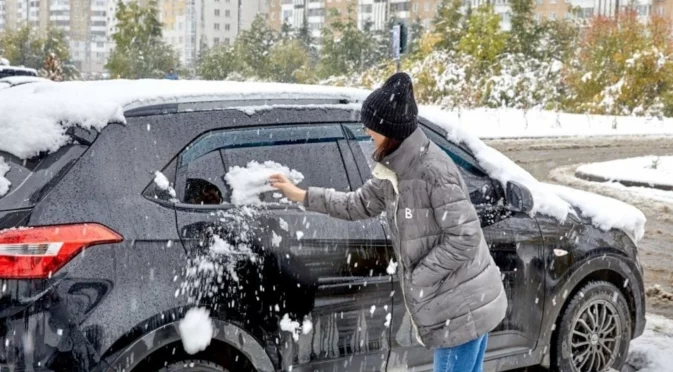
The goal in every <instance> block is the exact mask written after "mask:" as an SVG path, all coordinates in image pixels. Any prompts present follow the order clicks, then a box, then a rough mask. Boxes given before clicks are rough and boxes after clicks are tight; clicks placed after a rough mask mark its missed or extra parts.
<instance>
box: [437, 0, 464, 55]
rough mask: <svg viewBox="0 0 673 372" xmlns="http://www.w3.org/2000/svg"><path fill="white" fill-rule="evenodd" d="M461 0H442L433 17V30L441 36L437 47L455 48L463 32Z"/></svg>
mask: <svg viewBox="0 0 673 372" xmlns="http://www.w3.org/2000/svg"><path fill="white" fill-rule="evenodd" d="M462 6H463V1H462V0H442V3H441V5H440V6H439V8H438V9H437V14H435V18H434V19H433V25H434V28H435V30H434V32H436V33H437V34H439V35H440V36H441V40H440V41H439V42H438V43H437V47H438V48H441V49H444V50H455V49H456V48H457V47H458V43H459V42H460V39H461V37H462V33H463V26H462V25H463V23H462V21H463V14H462V13H461V7H462Z"/></svg>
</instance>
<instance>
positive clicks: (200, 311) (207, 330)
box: [178, 307, 213, 355]
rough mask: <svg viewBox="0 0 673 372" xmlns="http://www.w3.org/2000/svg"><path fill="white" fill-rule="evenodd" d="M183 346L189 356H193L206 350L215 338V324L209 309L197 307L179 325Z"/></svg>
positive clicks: (188, 312)
mask: <svg viewBox="0 0 673 372" xmlns="http://www.w3.org/2000/svg"><path fill="white" fill-rule="evenodd" d="M178 329H179V330H180V338H181V339H182V346H183V347H184V349H185V351H186V352H187V354H190V355H193V354H196V353H198V352H200V351H203V350H206V348H207V347H208V345H210V340H211V339H212V338H213V322H212V321H211V320H210V315H209V312H208V309H204V308H201V307H195V308H192V309H189V311H187V314H185V317H184V319H182V320H181V321H180V324H179V325H178Z"/></svg>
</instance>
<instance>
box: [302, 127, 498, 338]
mask: <svg viewBox="0 0 673 372" xmlns="http://www.w3.org/2000/svg"><path fill="white" fill-rule="evenodd" d="M372 174H373V175H374V178H373V179H371V180H369V181H367V182H366V183H365V184H364V185H363V186H362V187H361V188H360V189H358V190H357V191H354V192H350V193H342V192H337V191H334V190H328V189H322V188H309V190H308V194H307V199H306V206H307V208H308V209H309V210H311V211H315V212H320V213H326V214H329V215H330V216H333V217H336V218H341V219H346V220H359V219H367V218H372V217H376V216H378V215H380V214H381V213H382V212H383V211H386V215H387V217H388V222H389V225H390V228H391V230H392V236H393V246H394V248H395V252H396V254H397V257H398V260H399V262H400V263H401V265H399V267H400V268H401V269H400V270H399V273H400V280H401V287H402V290H403V294H404V300H405V303H406V305H407V310H408V311H409V313H410V315H411V319H412V322H413V324H414V326H415V327H416V331H417V333H418V338H419V341H420V342H421V343H422V344H423V345H425V346H426V347H428V348H440V347H453V346H457V345H462V344H464V343H466V342H469V341H472V340H474V339H476V338H477V337H479V336H481V335H483V334H486V333H488V332H490V331H491V330H493V329H494V328H495V327H496V326H497V325H498V324H499V323H500V322H501V321H502V320H503V318H504V317H505V310H506V308H507V298H506V296H505V290H504V287H503V284H502V280H501V278H500V270H499V269H498V267H497V266H496V265H495V263H494V261H493V258H492V257H491V255H490V253H489V250H488V246H487V245H486V241H485V240H484V235H483V232H482V230H481V226H480V223H479V218H478V217H477V213H476V211H475V209H474V206H473V205H472V203H471V201H470V198H469V193H468V191H467V187H466V185H465V182H464V181H463V179H462V177H461V176H460V173H459V171H458V168H457V167H456V165H455V164H454V163H453V161H452V160H451V158H449V157H448V156H447V155H446V154H445V153H444V152H443V151H442V150H441V149H440V148H439V147H437V145H435V144H434V143H432V142H430V140H429V139H428V138H427V137H426V136H425V133H423V131H422V129H420V128H418V129H417V130H416V131H415V132H414V133H413V134H412V135H411V136H410V137H408V138H407V139H406V140H404V142H402V145H401V146H400V148H399V149H398V150H397V151H395V152H394V153H393V154H391V155H389V156H387V157H386V158H385V159H384V160H383V162H382V164H377V165H376V167H375V168H374V170H373V172H372Z"/></svg>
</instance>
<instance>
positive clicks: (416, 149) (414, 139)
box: [381, 127, 430, 175]
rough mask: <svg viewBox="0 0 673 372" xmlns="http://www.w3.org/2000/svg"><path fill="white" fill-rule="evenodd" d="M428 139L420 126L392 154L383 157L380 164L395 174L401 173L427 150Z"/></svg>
mask: <svg viewBox="0 0 673 372" xmlns="http://www.w3.org/2000/svg"><path fill="white" fill-rule="evenodd" d="M429 142H430V140H429V139H428V137H427V136H426V135H425V133H423V129H421V128H420V127H418V128H416V130H415V131H414V132H413V133H412V134H411V135H410V136H409V137H407V138H406V139H405V140H404V141H402V144H401V145H400V147H399V148H398V149H397V150H395V151H394V152H393V153H392V154H390V155H388V156H386V157H385V158H383V161H382V162H381V164H382V165H383V166H385V167H386V168H389V169H390V170H392V171H393V172H395V174H397V175H402V174H404V173H405V172H406V171H408V170H409V169H410V168H411V167H412V165H414V163H416V161H417V160H418V159H420V158H421V156H422V155H423V154H424V153H425V152H427V151H428V146H429V145H430V143H429Z"/></svg>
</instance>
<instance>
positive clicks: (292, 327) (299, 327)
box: [280, 314, 313, 341]
mask: <svg viewBox="0 0 673 372" xmlns="http://www.w3.org/2000/svg"><path fill="white" fill-rule="evenodd" d="M280 329H281V331H285V332H290V333H292V338H293V339H294V340H295V341H299V333H300V332H301V333H303V334H305V335H307V334H309V333H311V330H313V323H312V322H311V320H310V319H304V321H303V322H302V324H299V322H298V321H296V320H292V319H291V318H290V315H289V314H285V315H283V318H282V319H281V320H280Z"/></svg>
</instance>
